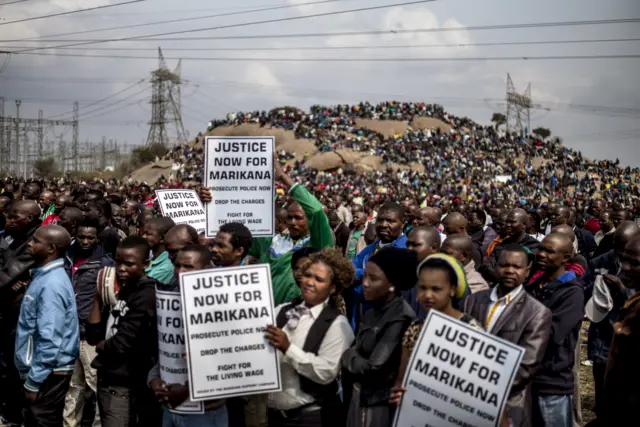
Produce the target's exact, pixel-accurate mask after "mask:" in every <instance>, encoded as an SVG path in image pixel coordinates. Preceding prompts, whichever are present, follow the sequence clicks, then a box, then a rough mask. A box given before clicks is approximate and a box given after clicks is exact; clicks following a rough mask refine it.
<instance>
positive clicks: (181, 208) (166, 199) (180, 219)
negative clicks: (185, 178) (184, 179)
mask: <svg viewBox="0 0 640 427" xmlns="http://www.w3.org/2000/svg"><path fill="white" fill-rule="evenodd" d="M156 197H157V199H158V204H159V205H160V211H161V212H162V216H166V217H168V218H171V219H172V220H173V222H175V223H176V224H188V225H190V226H192V227H193V228H195V229H196V231H197V232H198V233H202V232H203V231H205V228H206V215H205V212H204V206H203V205H202V202H201V201H200V198H199V197H198V193H196V192H195V191H194V190H156Z"/></svg>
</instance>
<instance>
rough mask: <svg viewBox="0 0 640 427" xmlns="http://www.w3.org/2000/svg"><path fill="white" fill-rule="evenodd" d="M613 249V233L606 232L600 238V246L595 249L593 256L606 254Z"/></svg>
mask: <svg viewBox="0 0 640 427" xmlns="http://www.w3.org/2000/svg"><path fill="white" fill-rule="evenodd" d="M612 250H613V233H608V234H605V235H604V236H603V237H602V240H600V243H599V244H598V247H597V248H596V249H595V250H594V251H593V258H596V257H599V256H600V255H604V254H606V253H607V252H609V251H612Z"/></svg>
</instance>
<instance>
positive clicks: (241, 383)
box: [180, 264, 281, 400]
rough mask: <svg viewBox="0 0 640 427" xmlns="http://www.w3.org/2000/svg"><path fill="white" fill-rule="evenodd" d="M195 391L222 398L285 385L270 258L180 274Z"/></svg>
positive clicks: (203, 397) (193, 393)
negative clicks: (275, 333)
mask: <svg viewBox="0 0 640 427" xmlns="http://www.w3.org/2000/svg"><path fill="white" fill-rule="evenodd" d="M180 287H181V290H182V307H183V310H182V314H183V319H184V323H185V331H186V339H187V353H188V355H189V357H188V366H189V387H190V392H191V394H190V396H191V399H193V400H206V399H220V398H226V397H233V396H243V395H250V394H257V393H266V392H275V391H280V389H281V382H280V365H279V364H278V352H277V351H276V350H275V349H274V348H273V347H272V346H271V345H270V344H269V343H268V342H267V340H266V339H265V337H264V334H265V330H266V326H267V325H268V324H275V319H274V313H273V311H274V307H273V290H272V287H271V269H270V268H269V265H268V264H260V265H252V266H246V267H229V268H219V269H214V270H205V271H197V272H190V273H182V274H180Z"/></svg>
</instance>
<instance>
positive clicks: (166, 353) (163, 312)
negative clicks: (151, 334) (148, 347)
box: [156, 289, 204, 414]
mask: <svg viewBox="0 0 640 427" xmlns="http://www.w3.org/2000/svg"><path fill="white" fill-rule="evenodd" d="M156 314H157V320H158V365H159V367H160V378H162V381H164V382H165V383H167V384H186V383H187V381H188V380H189V372H188V370H187V361H186V360H185V359H184V355H185V353H186V346H185V339H184V327H183V324H182V323H183V320H182V303H181V301H180V293H179V292H165V291H159V290H157V289H156ZM170 411H171V412H175V413H178V414H202V413H204V404H203V403H202V402H193V401H190V400H187V401H186V402H184V403H183V404H182V405H180V406H178V407H177V408H175V409H170Z"/></svg>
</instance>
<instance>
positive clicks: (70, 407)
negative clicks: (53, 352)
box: [64, 218, 115, 427]
mask: <svg viewBox="0 0 640 427" xmlns="http://www.w3.org/2000/svg"><path fill="white" fill-rule="evenodd" d="M99 227H100V226H99V224H98V221H97V220H95V219H93V220H92V219H89V218H87V219H86V220H85V221H84V222H83V223H82V224H80V225H79V226H78V228H77V232H76V235H75V241H74V243H73V245H72V246H71V248H70V249H69V252H68V253H67V256H66V258H65V269H66V270H67V274H68V275H69V277H70V278H71V281H72V284H73V290H74V292H75V294H76V306H77V308H78V321H79V325H80V357H79V358H78V359H77V360H76V365H75V369H74V372H73V376H72V377H71V384H70V388H69V392H68V394H67V397H66V402H65V410H64V420H65V426H66V427H76V426H79V425H80V422H81V420H82V414H83V409H84V404H85V390H86V388H87V387H88V388H89V389H91V391H92V392H93V393H94V394H96V393H97V374H96V370H95V369H93V368H92V367H91V362H92V361H93V359H94V358H95V357H96V350H95V347H94V346H91V345H89V344H88V343H87V341H86V337H85V328H86V325H87V319H88V318H89V312H90V311H91V306H92V304H93V300H94V298H95V295H96V289H97V288H96V283H97V279H98V272H99V271H100V269H102V268H103V267H113V266H114V265H115V263H114V261H113V259H111V257H109V255H107V254H106V252H105V250H104V248H103V247H102V245H101V244H100V242H99V240H98V229H99ZM99 424H100V414H99V413H98V410H97V408H96V411H95V418H94V424H93V425H94V426H96V425H99Z"/></svg>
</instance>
